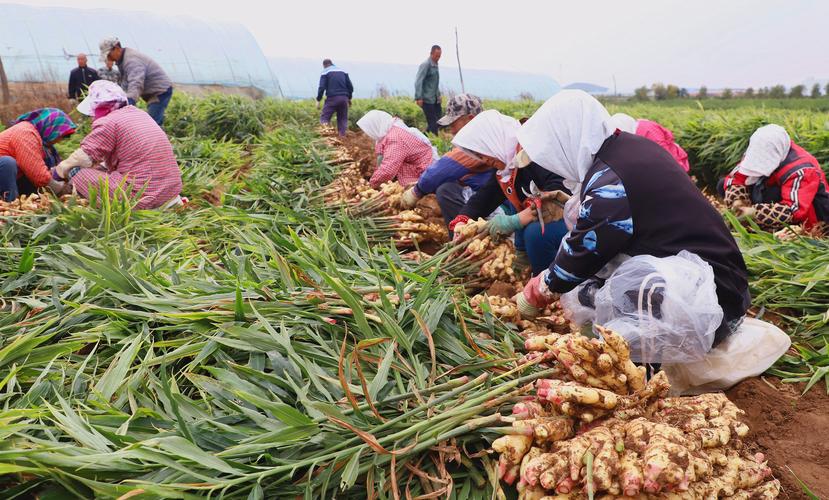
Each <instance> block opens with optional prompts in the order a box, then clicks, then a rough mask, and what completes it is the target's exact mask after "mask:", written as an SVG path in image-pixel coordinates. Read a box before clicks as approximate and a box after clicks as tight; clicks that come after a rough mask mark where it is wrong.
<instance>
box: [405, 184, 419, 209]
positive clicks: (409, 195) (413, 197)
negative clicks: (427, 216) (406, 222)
mask: <svg viewBox="0 0 829 500" xmlns="http://www.w3.org/2000/svg"><path fill="white" fill-rule="evenodd" d="M419 199H420V196H418V195H417V192H416V191H415V187H414V186H412V187H410V188H409V189H407V190H406V191H405V192H404V193H403V196H402V197H401V198H400V204H401V205H403V208H405V209H406V210H411V209H413V208H414V207H415V205H417V200H419Z"/></svg>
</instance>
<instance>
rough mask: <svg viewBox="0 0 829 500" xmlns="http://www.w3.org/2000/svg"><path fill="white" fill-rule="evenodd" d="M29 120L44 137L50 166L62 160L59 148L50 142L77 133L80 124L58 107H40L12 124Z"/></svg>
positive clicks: (44, 149)
mask: <svg viewBox="0 0 829 500" xmlns="http://www.w3.org/2000/svg"><path fill="white" fill-rule="evenodd" d="M21 122H29V123H31V124H32V125H34V126H35V128H36V129H37V133H38V134H40V138H41V139H43V158H44V159H45V160H46V165H47V166H48V167H50V168H51V167H54V166H55V165H57V164H58V163H59V162H60V156H59V155H58V152H57V150H56V149H55V147H54V146H52V145H50V143H52V142H54V141H56V140H58V139H60V138H61V137H66V136H67V135H71V134H74V133H75V130H77V128H78V126H77V125H75V122H73V121H72V119H71V118H69V116H68V115H67V114H66V113H64V112H63V111H61V110H59V109H57V108H40V109H36V110H34V111H30V112H29V113H25V114H22V115H20V116H18V117H17V119H16V120H14V122H12V124H17V123H21Z"/></svg>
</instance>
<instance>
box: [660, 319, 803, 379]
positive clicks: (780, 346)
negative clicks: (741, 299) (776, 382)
mask: <svg viewBox="0 0 829 500" xmlns="http://www.w3.org/2000/svg"><path fill="white" fill-rule="evenodd" d="M791 345H792V341H791V339H790V338H789V336H788V335H786V333H785V332H783V330H781V329H779V328H777V327H776V326H774V325H772V324H771V323H766V322H765V321H760V320H759V319H754V318H746V319H745V320H743V324H742V325H740V328H739V329H737V331H736V332H735V333H734V334H733V335H731V336H730V337H728V338H727V339H725V340H724V341H723V342H722V343H720V345H718V346H717V347H715V348H714V349H711V352H709V353H708V354H706V355H705V357H704V358H703V359H702V360H700V361H697V362H693V363H684V364H665V365H662V370H664V371H665V373H666V375H668V380H670V381H671V393H672V394H674V395H680V394H700V393H703V392H710V391H720V390H725V389H728V388H729V387H732V386H733V385H735V384H737V383H738V382H740V381H742V380H745V379H747V378H749V377H756V376H757V375H760V374H761V373H763V372H765V371H766V370H768V369H769V368H770V367H771V365H773V364H774V363H775V361H777V360H778V359H780V356H782V355H783V354H785V353H786V351H788V350H789V347H791Z"/></svg>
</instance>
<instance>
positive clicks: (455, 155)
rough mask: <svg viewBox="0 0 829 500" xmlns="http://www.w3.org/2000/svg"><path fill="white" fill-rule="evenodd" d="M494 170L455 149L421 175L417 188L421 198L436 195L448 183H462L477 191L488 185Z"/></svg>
mask: <svg viewBox="0 0 829 500" xmlns="http://www.w3.org/2000/svg"><path fill="white" fill-rule="evenodd" d="M492 171H493V169H492V168H491V167H489V166H487V165H485V164H484V163H483V162H482V161H481V160H480V159H479V158H475V157H474V156H471V155H470V154H468V153H466V152H465V151H464V150H462V149H460V148H453V149H452V150H451V151H449V152H448V153H446V154H445V155H443V156H441V157H440V159H439V160H438V161H436V162H434V163H432V164H431V165H430V166H429V168H427V169H426V171H425V172H423V173H422V174H421V175H420V179H419V180H418V181H417V185H416V186H415V188H416V189H417V191H418V192H419V194H420V195H421V196H425V195H427V194H431V193H434V192H435V191H437V189H438V188H439V187H440V186H441V184H445V183H447V182H460V183H461V184H463V185H464V186H469V187H471V188H472V190H473V191H477V190H478V189H479V188H480V187H481V186H483V185H484V184H486V183H487V181H488V180H489V177H490V176H491V174H492Z"/></svg>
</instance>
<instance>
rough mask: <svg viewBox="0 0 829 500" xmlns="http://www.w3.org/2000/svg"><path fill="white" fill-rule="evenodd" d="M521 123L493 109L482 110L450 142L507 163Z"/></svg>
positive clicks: (513, 150) (513, 155)
mask: <svg viewBox="0 0 829 500" xmlns="http://www.w3.org/2000/svg"><path fill="white" fill-rule="evenodd" d="M519 128H521V124H520V123H519V122H518V120H516V119H515V118H512V117H509V116H506V115H502V114H501V113H499V112H498V111H495V110H494V109H489V110H487V111H483V112H481V113H479V114H477V115H476V116H475V118H473V119H472V120H471V121H470V122H469V123H467V124H466V125H464V126H463V128H462V129H461V130H460V132H458V133H457V134H455V138H454V139H452V144H454V145H455V146H458V147H461V148H464V149H468V150H469V151H472V152H473V153H478V154H481V155H485V156H491V157H493V158H497V159H498V160H501V161H502V162H504V165H505V166H506V165H509V164H510V162H511V161H512V159H513V158H514V157H515V149H516V146H518V135H517V134H518V129H519Z"/></svg>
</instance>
